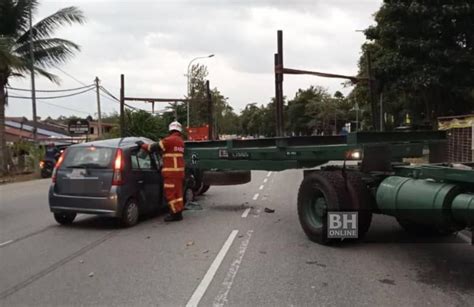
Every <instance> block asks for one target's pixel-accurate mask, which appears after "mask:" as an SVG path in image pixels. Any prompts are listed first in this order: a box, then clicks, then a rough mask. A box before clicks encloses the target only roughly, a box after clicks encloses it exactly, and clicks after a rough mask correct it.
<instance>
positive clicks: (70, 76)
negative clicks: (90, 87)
mask: <svg viewBox="0 0 474 307" xmlns="http://www.w3.org/2000/svg"><path fill="white" fill-rule="evenodd" d="M54 67H55V68H56V69H57V70H59V71H60V72H62V73H63V74H65V75H66V76H68V77H69V78H71V79H73V80H74V81H76V82H78V83H79V84H82V85H84V86H87V85H86V84H85V83H84V82H81V81H80V80H78V79H77V78H75V77H74V76H72V75H70V74H68V73H67V72H65V71H64V70H62V69H61V68H59V67H58V66H54Z"/></svg>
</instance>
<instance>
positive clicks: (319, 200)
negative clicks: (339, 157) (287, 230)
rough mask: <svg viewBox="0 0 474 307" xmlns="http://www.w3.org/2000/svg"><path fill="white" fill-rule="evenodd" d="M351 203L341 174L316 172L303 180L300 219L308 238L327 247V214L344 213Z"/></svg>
mask: <svg viewBox="0 0 474 307" xmlns="http://www.w3.org/2000/svg"><path fill="white" fill-rule="evenodd" d="M348 201H349V194H348V192H347V189H346V187H345V183H344V178H343V177H342V176H341V174H340V172H331V171H329V172H325V171H315V172H312V173H310V174H308V175H306V177H305V178H304V179H303V182H302V183H301V185H300V188H299V191H298V217H299V220H300V224H301V227H302V228H303V231H304V232H305V234H306V236H308V238H309V239H310V240H311V241H313V242H316V243H319V244H323V245H327V244H330V243H331V242H333V241H334V239H330V238H328V236H327V212H328V211H341V209H342V208H344V204H347V203H348Z"/></svg>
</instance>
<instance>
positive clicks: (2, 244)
mask: <svg viewBox="0 0 474 307" xmlns="http://www.w3.org/2000/svg"><path fill="white" fill-rule="evenodd" d="M12 242H13V240H8V241H5V242H3V243H0V247H2V246H4V245H8V244H10V243H12Z"/></svg>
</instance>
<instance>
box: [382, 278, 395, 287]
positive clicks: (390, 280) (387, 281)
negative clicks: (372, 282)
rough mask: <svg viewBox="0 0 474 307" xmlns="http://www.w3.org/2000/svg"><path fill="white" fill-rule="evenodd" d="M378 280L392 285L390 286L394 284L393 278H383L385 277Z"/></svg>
mask: <svg viewBox="0 0 474 307" xmlns="http://www.w3.org/2000/svg"><path fill="white" fill-rule="evenodd" d="M379 281H380V282H381V283H383V284H387V285H392V286H394V285H395V280H393V279H387V278H385V279H379Z"/></svg>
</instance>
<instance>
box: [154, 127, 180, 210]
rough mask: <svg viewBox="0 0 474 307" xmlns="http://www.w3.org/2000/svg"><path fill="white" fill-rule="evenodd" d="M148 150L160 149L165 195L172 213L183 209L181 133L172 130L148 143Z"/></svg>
mask: <svg viewBox="0 0 474 307" xmlns="http://www.w3.org/2000/svg"><path fill="white" fill-rule="evenodd" d="M148 150H149V151H161V152H162V157H163V168H162V169H161V174H162V175H163V181H164V185H163V188H164V191H165V197H166V200H167V201H168V206H169V208H170V210H171V212H172V213H179V212H181V211H183V208H184V204H183V184H184V141H183V138H182V137H181V133H179V132H173V133H171V134H170V135H169V136H167V137H166V138H164V139H162V140H161V141H159V142H158V143H153V144H149V145H148Z"/></svg>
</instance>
